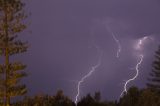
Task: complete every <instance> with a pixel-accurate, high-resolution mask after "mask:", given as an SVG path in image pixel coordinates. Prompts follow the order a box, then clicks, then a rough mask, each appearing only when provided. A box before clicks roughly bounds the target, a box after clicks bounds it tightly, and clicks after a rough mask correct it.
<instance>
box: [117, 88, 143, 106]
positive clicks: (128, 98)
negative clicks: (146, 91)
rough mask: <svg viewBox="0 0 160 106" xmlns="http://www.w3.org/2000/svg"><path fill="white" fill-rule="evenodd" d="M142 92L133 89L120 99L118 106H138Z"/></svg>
mask: <svg viewBox="0 0 160 106" xmlns="http://www.w3.org/2000/svg"><path fill="white" fill-rule="evenodd" d="M139 95H140V91H139V89H138V88H136V87H131V88H130V89H129V90H128V92H127V94H125V95H124V96H123V97H122V98H120V101H119V105H118V106H137V105H136V104H137V102H138V99H139Z"/></svg>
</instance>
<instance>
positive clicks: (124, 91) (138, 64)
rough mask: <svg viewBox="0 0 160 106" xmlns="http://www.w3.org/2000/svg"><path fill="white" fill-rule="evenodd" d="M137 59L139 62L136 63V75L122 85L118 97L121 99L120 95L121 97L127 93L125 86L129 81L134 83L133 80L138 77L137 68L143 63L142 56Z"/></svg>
mask: <svg viewBox="0 0 160 106" xmlns="http://www.w3.org/2000/svg"><path fill="white" fill-rule="evenodd" d="M139 57H140V60H139V61H138V63H137V65H136V75H135V76H134V77H133V78H131V79H129V80H127V81H126V82H125V84H124V90H123V91H122V93H121V95H120V96H121V97H122V95H123V94H124V93H127V85H128V84H129V83H130V82H131V81H134V80H135V79H136V78H137V77H138V75H139V66H140V65H141V63H142V62H143V58H144V56H143V55H140V56H139Z"/></svg>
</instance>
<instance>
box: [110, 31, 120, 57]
mask: <svg viewBox="0 0 160 106" xmlns="http://www.w3.org/2000/svg"><path fill="white" fill-rule="evenodd" d="M112 37H113V39H114V40H115V42H116V43H117V45H118V50H117V55H116V57H117V58H119V54H120V52H121V49H122V48H121V44H120V42H119V40H118V39H117V38H116V36H115V35H114V33H112Z"/></svg>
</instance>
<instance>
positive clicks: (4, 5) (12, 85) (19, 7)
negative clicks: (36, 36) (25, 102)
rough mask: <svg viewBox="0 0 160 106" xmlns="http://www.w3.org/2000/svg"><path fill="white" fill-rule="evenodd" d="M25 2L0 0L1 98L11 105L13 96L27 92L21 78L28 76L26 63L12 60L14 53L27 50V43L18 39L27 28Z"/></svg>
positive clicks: (8, 105)
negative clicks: (25, 70)
mask: <svg viewBox="0 0 160 106" xmlns="http://www.w3.org/2000/svg"><path fill="white" fill-rule="evenodd" d="M24 6H25V5H24V3H23V2H22V1H21V0H0V56H1V57H3V58H4V59H3V63H1V64H0V98H1V100H2V103H3V105H5V106H10V104H11V103H10V101H11V99H12V98H14V97H17V96H22V95H24V94H25V93H26V92H27V89H26V86H25V85H23V84H20V79H21V78H23V77H24V76H26V73H25V72H24V71H23V70H24V69H25V67H26V65H24V64H22V63H21V62H19V61H15V60H11V59H10V58H11V57H12V56H14V55H16V56H17V54H19V53H23V52H26V50H27V47H28V46H27V43H25V42H23V41H21V40H19V39H18V36H19V35H20V33H21V32H22V31H23V30H24V29H25V28H26V24H25V22H24V19H25V18H26V14H25V12H24Z"/></svg>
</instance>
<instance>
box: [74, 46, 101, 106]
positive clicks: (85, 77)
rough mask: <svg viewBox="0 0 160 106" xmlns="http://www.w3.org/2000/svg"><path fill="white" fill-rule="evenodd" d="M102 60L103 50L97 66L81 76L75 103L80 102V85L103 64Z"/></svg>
mask: <svg viewBox="0 0 160 106" xmlns="http://www.w3.org/2000/svg"><path fill="white" fill-rule="evenodd" d="M96 48H97V50H98V51H100V49H99V48H98V47H96ZM101 60H102V51H100V56H99V59H98V63H97V64H96V65H95V66H92V68H91V70H90V71H89V73H87V74H86V75H85V76H83V77H82V78H81V80H80V81H79V82H78V85H77V95H76V97H75V104H77V102H78V98H79V95H80V86H81V84H82V83H83V82H84V81H85V80H86V79H87V78H88V77H90V76H91V75H92V73H93V72H95V71H96V69H97V68H98V67H99V66H100V65H101Z"/></svg>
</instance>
